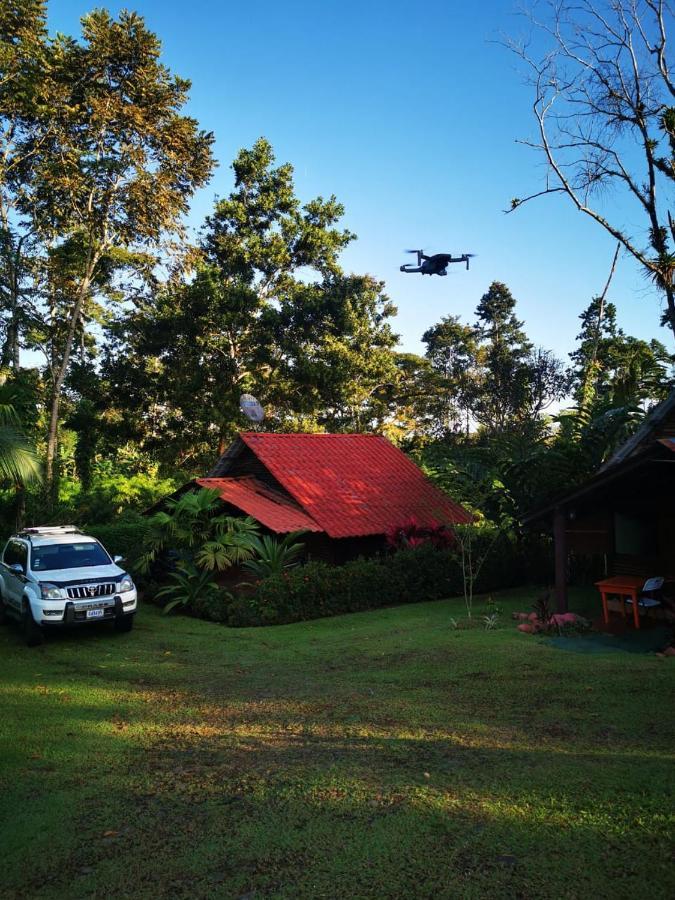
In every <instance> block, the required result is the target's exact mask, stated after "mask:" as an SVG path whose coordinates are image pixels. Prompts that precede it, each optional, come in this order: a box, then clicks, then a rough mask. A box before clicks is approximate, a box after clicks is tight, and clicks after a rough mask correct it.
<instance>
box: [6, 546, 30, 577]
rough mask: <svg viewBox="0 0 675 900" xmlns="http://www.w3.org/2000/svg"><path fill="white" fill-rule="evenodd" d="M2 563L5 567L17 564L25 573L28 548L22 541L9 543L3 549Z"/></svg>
mask: <svg viewBox="0 0 675 900" xmlns="http://www.w3.org/2000/svg"><path fill="white" fill-rule="evenodd" d="M3 562H4V564H5V565H6V566H14V565H16V563H19V565H20V566H23V570H24V572H25V571H26V563H27V562H28V548H27V547H26V545H25V544H24V543H23V541H10V542H9V544H7V547H6V548H5V555H4V557H3Z"/></svg>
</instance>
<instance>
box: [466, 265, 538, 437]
mask: <svg viewBox="0 0 675 900" xmlns="http://www.w3.org/2000/svg"><path fill="white" fill-rule="evenodd" d="M515 308H516V301H515V299H514V298H513V296H512V294H511V291H510V290H509V289H508V288H507V286H506V285H505V284H502V283H501V282H499V281H493V282H492V284H491V285H490V287H489V289H488V291H487V292H486V293H485V294H483V296H482V297H481V299H480V302H479V304H478V307H477V308H476V317H477V320H478V321H477V325H476V330H477V334H478V336H479V339H480V353H479V362H480V368H481V376H480V389H479V394H478V397H477V399H476V402H475V404H474V410H473V411H474V416H475V418H476V420H477V421H478V422H479V423H480V424H481V425H483V426H484V427H485V428H486V429H487V431H488V433H491V434H494V433H499V432H502V431H504V430H506V428H507V427H508V426H509V425H511V424H513V423H514V422H515V421H516V419H518V418H519V416H520V414H521V412H522V411H523V409H524V408H525V407H526V404H527V397H528V388H529V376H530V369H529V367H528V365H527V363H528V358H529V356H530V353H531V351H532V344H530V342H529V341H528V340H527V337H526V335H525V332H524V331H523V330H522V326H523V323H522V322H521V321H519V320H518V319H517V318H516V315H515Z"/></svg>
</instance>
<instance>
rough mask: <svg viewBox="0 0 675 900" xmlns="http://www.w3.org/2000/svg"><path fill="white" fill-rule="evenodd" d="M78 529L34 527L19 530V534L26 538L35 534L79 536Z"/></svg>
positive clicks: (72, 527) (65, 526)
mask: <svg viewBox="0 0 675 900" xmlns="http://www.w3.org/2000/svg"><path fill="white" fill-rule="evenodd" d="M80 533H81V532H80V529H79V528H78V527H77V525H36V526H34V527H33V528H24V529H22V530H21V532H20V534H25V535H26V536H27V537H30V536H31V535H33V534H35V535H38V534H80Z"/></svg>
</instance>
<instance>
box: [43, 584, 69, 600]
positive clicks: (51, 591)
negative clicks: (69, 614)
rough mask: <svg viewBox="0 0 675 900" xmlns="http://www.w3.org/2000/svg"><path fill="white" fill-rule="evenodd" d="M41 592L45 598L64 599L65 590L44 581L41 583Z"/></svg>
mask: <svg viewBox="0 0 675 900" xmlns="http://www.w3.org/2000/svg"><path fill="white" fill-rule="evenodd" d="M40 593H41V594H42V599H43V600H61V599H63V592H62V591H61V588H60V587H57V586H56V585H55V584H45V583H44V582H43V583H42V584H40Z"/></svg>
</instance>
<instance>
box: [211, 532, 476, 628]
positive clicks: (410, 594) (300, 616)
mask: <svg viewBox="0 0 675 900" xmlns="http://www.w3.org/2000/svg"><path fill="white" fill-rule="evenodd" d="M479 587H480V580H479ZM461 590H462V577H461V571H460V568H459V564H458V562H457V558H456V556H455V555H454V554H453V552H452V551H449V550H437V549H435V548H434V547H432V546H428V545H427V546H421V547H415V548H410V549H407V550H399V551H398V552H397V553H393V554H391V555H389V556H385V557H376V558H373V559H356V560H353V561H352V562H348V563H345V565H343V566H330V565H328V564H327V563H323V562H310V563H307V564H306V565H304V566H299V567H298V568H297V569H293V570H291V571H289V572H285V573H284V574H282V575H275V576H272V577H270V578H265V579H263V580H262V581H260V582H258V584H257V586H256V589H255V590H254V591H252V592H251V593H249V594H247V595H241V594H240V595H239V596H237V597H235V598H234V599H233V600H232V601H231V603H230V615H229V619H228V622H229V624H230V625H235V626H240V625H281V624H286V623H289V622H298V621H301V620H304V619H315V618H320V617H322V616H331V615H336V614H339V613H347V612H360V611H362V610H367V609H374V608H377V607H381V606H394V605H396V604H400V603H415V602H419V601H423V600H437V599H440V598H441V597H448V596H452V595H453V594H455V595H456V594H458V593H461Z"/></svg>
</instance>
